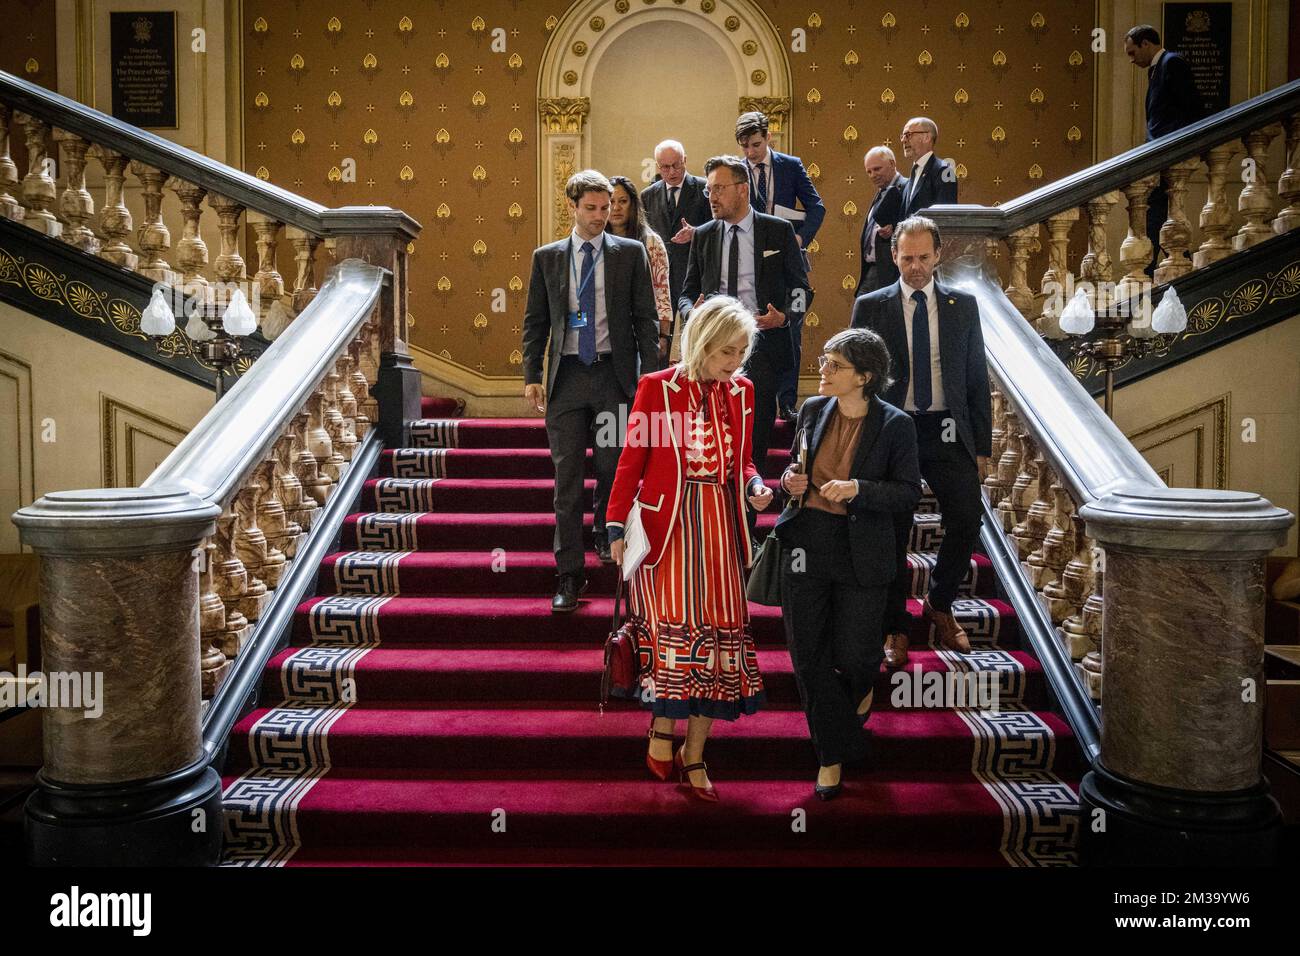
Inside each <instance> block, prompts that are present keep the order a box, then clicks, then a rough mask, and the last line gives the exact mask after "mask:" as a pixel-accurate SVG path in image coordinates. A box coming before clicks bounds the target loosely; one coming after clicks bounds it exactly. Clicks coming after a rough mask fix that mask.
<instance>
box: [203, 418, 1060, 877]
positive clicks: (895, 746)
mask: <svg viewBox="0 0 1300 956" xmlns="http://www.w3.org/2000/svg"><path fill="white" fill-rule="evenodd" d="M452 408H453V406H451V405H450V404H449V403H441V404H440V403H439V401H438V400H430V399H426V400H425V412H424V414H426V415H428V416H431V417H430V418H429V419H428V420H425V421H422V422H420V423H419V424H418V425H417V426H416V428H415V430H414V434H415V435H416V436H417V437H416V444H417V446H418V447H416V448H411V449H399V450H395V451H393V450H390V451H385V452H384V454H383V459H382V464H381V469H380V474H381V477H379V478H377V479H373V480H371V481H369V482H368V483H367V484H366V488H365V492H364V496H363V499H362V502H361V508H362V509H363V510H362V511H361V512H360V513H357V514H353V515H351V516H350V517H349V518H348V519H347V522H346V525H345V527H344V531H343V541H342V549H343V550H341V551H339V552H338V553H336V554H332V555H330V556H329V557H328V558H326V560H325V561H324V562H323V564H322V566H321V569H320V580H319V587H318V595H319V596H317V597H313V598H311V599H309V600H307V601H304V602H303V604H302V605H301V606H300V607H299V608H298V611H297V616H296V624H295V633H294V639H293V646H292V647H290V648H288V649H286V650H285V651H283V652H281V653H280V654H278V655H277V656H275V658H274V659H273V660H271V662H270V663H269V665H268V667H267V670H266V675H265V680H264V683H263V688H262V694H261V700H260V706H259V707H258V708H257V709H256V710H254V711H252V712H251V713H249V714H248V715H247V716H246V717H245V718H244V719H243V720H241V721H240V722H239V724H238V726H237V727H236V729H235V731H234V734H233V737H232V739H231V744H230V750H229V757H228V761H227V766H226V768H225V773H226V775H225V778H224V785H225V806H226V862H227V863H228V864H231V865H366V864H446V863H452V864H510V863H517V864H532V863H539V864H563V863H576V864H600V863H616V864H630V865H653V864H687V865H707V864H715V865H716V864H727V863H732V864H783V865H799V864H865V865H945V864H946V865H1019V866H1037V865H1061V864H1071V863H1073V862H1075V857H1074V843H1075V835H1076V830H1077V827H1078V817H1077V810H1076V807H1077V798H1076V794H1075V787H1076V784H1077V781H1078V779H1079V778H1080V777H1081V775H1082V773H1083V771H1084V769H1085V768H1084V767H1083V766H1082V761H1081V757H1080V754H1079V752H1078V747H1077V746H1076V745H1075V742H1074V740H1073V738H1072V736H1071V734H1070V730H1069V727H1068V725H1067V724H1066V723H1065V722H1064V721H1063V720H1062V719H1061V718H1060V717H1058V716H1057V715H1056V714H1053V713H1051V712H1049V711H1048V710H1047V709H1046V708H1047V689H1046V682H1045V679H1044V675H1043V673H1042V670H1041V669H1040V667H1039V666H1038V663H1037V662H1036V661H1035V659H1034V658H1033V657H1032V656H1031V655H1029V654H1028V653H1026V652H1025V651H1023V650H1021V649H1019V646H1018V637H1019V632H1018V628H1017V624H1016V618H1015V613H1014V611H1013V610H1012V609H1011V607H1010V606H1009V605H1007V604H1005V603H1003V602H1001V601H998V600H996V599H995V598H993V597H992V595H993V594H994V593H995V582H994V580H993V575H992V571H991V568H990V565H989V563H988V561H987V559H985V558H984V557H983V555H976V556H975V558H974V560H973V561H972V572H971V577H970V578H969V579H968V581H967V584H966V587H965V590H964V592H963V593H964V599H963V600H962V601H961V602H960V603H959V605H958V607H957V614H958V617H959V618H961V619H962V620H963V623H964V625H965V626H966V627H967V629H968V631H969V632H970V635H971V639H972V644H974V645H975V648H976V649H975V651H974V652H973V653H972V654H970V655H967V656H965V657H963V656H961V655H956V654H952V653H949V652H947V651H944V650H942V649H936V648H935V647H933V646H931V645H930V636H929V628H928V626H926V625H924V623H923V621H922V619H921V617H920V602H919V601H913V602H912V611H913V622H914V624H913V634H912V641H913V644H912V648H913V649H912V653H911V663H910V666H909V673H911V672H914V671H915V669H916V668H917V667H918V666H919V668H920V669H921V671H922V672H923V673H929V672H949V671H952V672H957V673H963V672H989V674H990V676H989V677H988V678H985V679H988V680H992V681H993V682H994V683H996V685H997V687H998V693H999V707H998V709H997V710H996V711H991V710H987V709H984V710H982V709H979V708H977V707H943V706H934V705H933V701H927V700H925V699H921V700H912V699H908V700H903V701H900V702H899V704H900V706H894V704H893V702H891V700H890V697H891V693H893V688H892V687H891V684H890V682H889V677H888V676H887V675H886V674H883V673H882V675H881V678H880V682H879V684H878V685H877V691H876V697H875V712H874V713H873V715H872V717H871V721H870V724H869V728H870V730H871V732H872V739H873V757H872V765H871V766H870V767H869V768H867V769H859V770H852V769H850V770H849V771H848V772H846V775H845V781H846V784H845V790H844V793H843V794H842V795H841V797H840V798H839V799H838V800H834V801H831V802H828V803H822V802H820V801H818V800H816V799H815V798H814V796H813V792H812V781H813V777H814V775H815V773H816V761H815V759H814V757H813V752H812V748H811V745H810V744H809V742H808V730H807V725H806V723H805V721H804V716H803V713H802V711H801V710H800V709H799V697H798V692H797V690H796V688H795V682H794V676H793V672H792V669H791V665H790V658H789V655H788V654H787V652H786V650H785V641H784V631H783V628H782V623H781V618H780V614H779V611H778V609H774V608H764V607H759V606H757V605H752V606H751V610H752V613H753V626H754V633H755V637H756V640H757V642H758V645H759V664H760V667H761V669H762V672H763V675H764V679H765V681H766V683H767V689H768V697H769V708H768V709H767V710H765V711H763V712H762V713H760V714H759V715H757V716H755V717H750V718H748V719H745V718H742V719H741V720H739V721H737V722H736V723H734V724H727V723H724V722H721V721H719V722H717V723H715V725H714V733H713V737H712V739H711V740H710V742H709V745H708V749H707V750H706V758H707V760H708V762H709V768H710V775H711V776H712V778H713V780H714V783H715V784H716V785H717V787H718V790H719V793H720V795H721V797H722V802H721V804H720V805H717V806H710V805H705V804H700V803H698V802H695V801H689V800H688V798H687V796H686V795H684V794H682V793H681V792H679V791H678V790H677V789H676V786H675V784H673V783H660V782H658V781H656V780H654V779H652V778H651V777H650V776H649V774H648V772H647V771H646V769H645V766H644V763H643V755H644V751H645V747H646V739H645V731H646V727H647V726H648V723H649V718H648V716H647V714H646V713H645V712H643V711H642V710H640V709H639V708H638V707H635V706H634V705H630V704H626V703H620V704H619V705H617V706H616V707H614V708H613V709H611V710H607V711H606V713H604V714H603V715H601V714H600V713H598V712H597V708H596V698H597V690H598V684H599V671H600V662H601V652H600V647H601V644H602V641H603V639H604V636H605V633H606V632H607V630H608V628H609V621H610V617H611V611H612V604H613V602H612V594H613V585H614V569H613V568H611V567H606V566H602V565H601V564H600V563H599V562H598V561H597V560H596V557H595V555H594V553H589V555H588V563H587V573H588V576H589V578H590V579H591V582H592V583H591V588H590V590H589V591H588V593H587V595H586V600H584V603H583V605H582V607H581V608H580V609H579V610H578V611H577V612H576V613H574V614H572V615H564V616H556V615H552V614H551V613H550V596H551V593H552V587H553V584H554V564H553V560H552V556H551V535H552V532H553V528H554V519H553V516H552V513H551V487H552V480H551V475H552V469H551V463H550V456H549V453H548V452H547V449H546V436H545V431H544V429H543V426H542V423H541V421H540V420H536V419H492V420H488V419H480V420H475V419H464V420H457V419H452V418H445V417H443V418H435V417H433V416H446V415H448V414H454V412H453V411H452ZM776 440H777V442H778V443H780V442H781V441H786V442H787V443H788V437H787V433H786V432H785V431H779V432H778V436H777V439H776ZM787 459H788V453H786V452H785V451H779V452H774V453H773V454H772V455H771V456H770V458H769V460H768V462H767V467H766V468H765V469H764V472H765V473H766V474H768V475H776V474H779V473H780V470H781V469H782V468H783V467H784V465H785V462H786V460H787ZM773 484H774V482H773ZM592 487H594V481H591V480H589V481H588V488H589V489H590V488H592ZM933 504H934V503H933V499H928V506H929V509H930V510H931V511H932V510H933ZM922 507H923V508H925V507H927V504H926V503H925V502H923V505H922ZM774 520H775V515H774V514H768V515H764V516H762V517H761V518H760V533H765V532H766V529H768V528H770V526H771V524H772V522H773V521H774ZM590 521H591V518H590V516H588V518H587V522H588V526H590ZM941 533H942V532H941V531H940V529H939V525H938V520H937V515H934V514H924V515H918V518H917V522H916V528H915V532H914V536H913V544H912V548H913V551H914V552H915V553H914V554H912V555H911V556H910V558H909V565H910V566H911V572H912V579H913V593H914V594H920V593H922V588H923V586H924V585H925V582H926V580H927V578H928V574H929V569H930V567H931V563H932V560H933V549H934V548H935V547H936V546H937V542H938V540H939V537H940V535H941ZM922 703H929V704H931V706H917V704H922ZM679 727H680V728H681V729H682V731H683V732H684V724H681V725H679Z"/></svg>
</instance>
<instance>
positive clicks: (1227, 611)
mask: <svg viewBox="0 0 1300 956" xmlns="http://www.w3.org/2000/svg"><path fill="white" fill-rule="evenodd" d="M1152 490H1154V489H1152ZM1080 515H1081V516H1082V517H1083V518H1084V520H1085V521H1086V522H1087V530H1088V534H1089V535H1091V536H1093V537H1094V538H1095V539H1096V541H1097V544H1098V545H1099V546H1100V547H1102V548H1104V550H1105V556H1106V564H1105V569H1106V578H1105V592H1104V603H1105V611H1104V621H1105V630H1104V635H1105V636H1104V640H1103V643H1102V673H1103V674H1104V675H1105V682H1106V683H1105V696H1104V698H1103V701H1102V710H1101V728H1102V734H1101V754H1100V757H1099V758H1098V760H1097V762H1096V763H1095V764H1094V766H1093V768H1092V771H1091V772H1090V773H1089V774H1088V775H1087V776H1086V777H1085V778H1084V780H1083V783H1082V786H1081V788H1080V798H1081V805H1082V809H1083V814H1084V817H1083V820H1082V827H1081V832H1082V840H1081V859H1082V860H1083V861H1084V862H1089V863H1099V864H1117V863H1135V864H1143V863H1146V864H1153V863H1159V864H1162V865H1179V864H1192V865H1215V864H1220V865H1231V864H1233V863H1259V862H1265V861H1267V860H1268V859H1269V858H1270V855H1271V854H1272V852H1273V850H1274V847H1275V842H1276V838H1277V834H1278V829H1279V827H1280V825H1281V818H1280V815H1279V811H1278V807H1277V804H1276V802H1275V801H1274V800H1273V798H1272V797H1271V796H1269V794H1268V785H1267V783H1266V782H1265V781H1264V780H1263V778H1262V777H1261V776H1260V758H1261V753H1262V746H1263V723H1264V666H1263V660H1264V596H1265V595H1264V558H1265V556H1266V555H1267V554H1268V553H1269V551H1270V550H1272V549H1273V548H1275V547H1277V546H1279V545H1281V544H1283V543H1284V542H1285V540H1286V534H1287V530H1288V529H1289V528H1290V526H1291V523H1292V522H1293V521H1294V520H1295V519H1294V517H1293V516H1292V515H1291V513H1290V512H1288V511H1285V510H1284V509H1281V508H1276V507H1274V506H1273V505H1272V504H1270V503H1269V502H1268V501H1267V500H1266V499H1264V498H1261V497H1260V496H1258V495H1255V494H1251V493H1247V492H1235V491H1206V490H1198V489H1188V488H1177V489H1160V490H1159V495H1158V496H1156V495H1153V494H1150V493H1149V492H1148V491H1146V490H1142V489H1134V490H1130V491H1122V490H1121V491H1118V492H1115V493H1112V494H1109V495H1107V496H1106V497H1104V498H1102V499H1100V500H1098V501H1096V502H1094V503H1092V504H1089V505H1086V506H1085V507H1084V508H1082V509H1081V511H1080Z"/></svg>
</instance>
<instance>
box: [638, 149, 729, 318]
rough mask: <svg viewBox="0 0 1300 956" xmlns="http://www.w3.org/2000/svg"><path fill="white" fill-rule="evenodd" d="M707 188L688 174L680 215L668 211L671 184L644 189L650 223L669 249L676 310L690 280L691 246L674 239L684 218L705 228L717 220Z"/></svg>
mask: <svg viewBox="0 0 1300 956" xmlns="http://www.w3.org/2000/svg"><path fill="white" fill-rule="evenodd" d="M704 185H705V183H704V180H703V179H702V178H700V177H699V176H692V175H690V174H689V173H687V175H686V177H685V178H684V179H683V180H682V189H681V192H679V193H678V194H677V213H676V215H674V214H673V211H672V210H671V209H669V208H668V206H669V203H668V184H667V183H665V182H664V181H663V180H662V179H661V180H659V181H658V182H655V183H651V184H650V185H649V186H647V187H646V188H645V189H643V190H641V205H642V206H643V207H644V208H645V218H646V222H647V223H648V224H649V226H650V228H651V229H653V230H654V231H655V232H656V233H658V234H659V238H660V239H662V240H663V241H664V245H665V246H667V247H668V290H669V292H670V293H671V296H672V299H671V301H672V303H673V308H674V309H675V308H677V300H678V299H679V298H681V295H682V283H684V282H685V281H686V260H687V259H688V258H690V254H691V244H690V243H689V242H682V243H676V242H673V236H675V235H677V230H679V229H681V227H682V219H685V220H686V221H687V222H689V223H690V224H691V225H692V226H702V225H704V224H705V223H706V222H708V221H709V220H711V219H712V218H713V210H711V209H710V208H709V201H708V200H707V199H705V198H704Z"/></svg>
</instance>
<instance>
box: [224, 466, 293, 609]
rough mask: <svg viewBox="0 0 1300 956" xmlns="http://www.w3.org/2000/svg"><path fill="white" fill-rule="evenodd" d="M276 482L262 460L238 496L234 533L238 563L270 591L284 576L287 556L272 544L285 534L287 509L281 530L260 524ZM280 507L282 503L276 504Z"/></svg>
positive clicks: (277, 585) (250, 474) (236, 499)
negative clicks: (276, 538) (274, 539)
mask: <svg viewBox="0 0 1300 956" xmlns="http://www.w3.org/2000/svg"><path fill="white" fill-rule="evenodd" d="M274 484H275V482H274V479H273V477H272V473H271V465H270V463H269V462H267V461H265V460H263V461H261V462H259V463H258V464H257V465H256V466H255V467H254V468H253V470H252V472H250V473H249V476H248V480H247V482H246V483H245V484H244V487H242V488H240V489H239V492H238V493H237V494H236V495H235V505H234V507H235V514H236V516H238V518H239V524H238V527H237V529H236V533H235V548H236V550H237V551H238V552H239V559H240V560H241V561H243V562H244V567H246V568H248V573H249V574H251V575H254V576H255V577H257V578H258V579H259V580H260V581H262V582H263V583H264V584H265V585H266V588H267V590H268V591H273V590H275V588H277V587H279V585H280V576H281V575H282V574H284V570H285V559H284V554H283V553H282V552H281V551H280V550H279V549H278V548H277V547H275V544H274V542H272V541H271V537H272V535H275V534H279V533H282V532H283V525H284V520H283V519H284V509H283V508H280V509H279V518H280V522H279V526H278V527H272V528H264V527H262V524H261V519H262V516H263V514H265V513H266V509H265V508H264V505H265V504H266V502H267V499H268V497H273V494H274V488H273V486H274ZM276 504H277V505H278V504H279V502H278V501H277V502H276Z"/></svg>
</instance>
